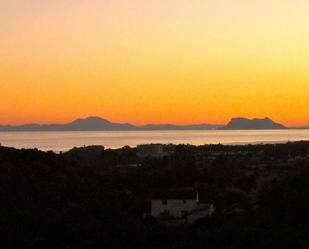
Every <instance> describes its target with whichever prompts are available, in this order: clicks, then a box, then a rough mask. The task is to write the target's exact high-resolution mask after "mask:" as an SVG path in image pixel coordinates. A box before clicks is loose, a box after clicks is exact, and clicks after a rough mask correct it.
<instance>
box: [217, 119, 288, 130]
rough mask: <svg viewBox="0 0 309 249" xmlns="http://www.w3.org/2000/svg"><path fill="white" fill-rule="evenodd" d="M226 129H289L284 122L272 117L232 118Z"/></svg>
mask: <svg viewBox="0 0 309 249" xmlns="http://www.w3.org/2000/svg"><path fill="white" fill-rule="evenodd" d="M222 129H224V130H267V129H287V128H286V127H285V126H283V125H282V124H279V123H276V122H274V121H273V120H271V119H270V118H264V119H258V118H255V119H247V118H232V120H231V121H230V122H229V123H228V124H227V125H226V126H224V127H222Z"/></svg>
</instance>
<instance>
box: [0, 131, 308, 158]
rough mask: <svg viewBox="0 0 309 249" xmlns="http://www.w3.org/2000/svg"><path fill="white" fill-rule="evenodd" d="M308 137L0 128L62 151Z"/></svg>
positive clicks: (2, 135) (22, 142)
mask: <svg viewBox="0 0 309 249" xmlns="http://www.w3.org/2000/svg"><path fill="white" fill-rule="evenodd" d="M303 140H308V141H309V129H308V130H297V129H295V130H294V129H288V130H229V131H227V130H203V131H187V130H186V131H116V132H115V131H82V132H77V131H70V132H67V131H65V132H0V144H1V145H2V146H7V147H14V148H19V149H20V148H37V149H39V150H42V151H50V150H52V151H54V152H58V153H59V152H64V151H68V150H70V149H72V148H73V147H82V146H88V145H103V146H105V148H111V149H115V148H121V147H123V146H126V145H128V146H130V147H135V146H137V145H139V144H150V143H162V144H192V145H204V144H219V143H221V144H235V145H236V144H273V143H285V142H289V141H291V142H293V141H303Z"/></svg>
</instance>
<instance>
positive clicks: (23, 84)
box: [0, 0, 309, 126]
mask: <svg viewBox="0 0 309 249" xmlns="http://www.w3.org/2000/svg"><path fill="white" fill-rule="evenodd" d="M308 13H309V1H308V0H250V1H248V0H234V1H230V0H149V1H145V0H91V1H86V0H53V1H48V0H29V1H23V0H0V37H1V39H0V57H1V60H0V76H1V78H0V94H1V95H0V124H21V123H64V122H68V121H71V120H73V119H75V118H78V117H86V116H93V115H97V116H101V117H104V118H106V119H109V120H112V121H114V122H130V123H134V124H145V123H175V124H192V123H227V122H228V121H229V119H230V118H231V117H235V116H237V117H239V116H243V117H248V118H253V117H265V116H268V117H271V118H273V119H274V120H276V121H278V122H281V123H283V124H285V125H288V126H294V125H304V124H309V112H308V107H309V14H308Z"/></svg>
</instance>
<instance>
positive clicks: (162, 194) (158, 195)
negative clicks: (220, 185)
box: [150, 189, 197, 200]
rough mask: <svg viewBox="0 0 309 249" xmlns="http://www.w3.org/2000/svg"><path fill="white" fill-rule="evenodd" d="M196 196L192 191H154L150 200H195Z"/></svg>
mask: <svg viewBox="0 0 309 249" xmlns="http://www.w3.org/2000/svg"><path fill="white" fill-rule="evenodd" d="M196 194H197V192H196V191H195V190H194V189H170V190H165V191H163V190H160V191H155V192H154V193H152V194H151V197H150V198H151V199H152V200H196Z"/></svg>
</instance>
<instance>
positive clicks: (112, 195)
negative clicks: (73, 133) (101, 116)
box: [0, 142, 309, 249]
mask: <svg viewBox="0 0 309 249" xmlns="http://www.w3.org/2000/svg"><path fill="white" fill-rule="evenodd" d="M168 149H169V151H170V152H171V153H170V154H168V155H166V156H165V157H163V158H151V157H148V158H143V159H141V158H139V157H138V153H137V152H138V151H137V149H135V148H129V147H125V148H122V149H119V150H104V149H102V148H98V147H91V148H90V151H89V153H88V152H87V148H82V149H75V150H73V151H71V152H69V153H67V154H61V155H57V154H54V153H52V152H48V153H43V152H40V151H37V150H15V149H10V148H5V147H0V199H1V205H0V234H1V248H35V249H37V248H44V249H49V248H53V249H54V248H57V249H62V248H85V249H86V248H87V249H88V248H107V249H109V248H120V249H124V248H125V249H126V248H132V249H133V248H134V249H139V248H140V249H147V248H158V249H159V248H164V249H165V248H166V249H168V248H171V249H172V248H176V249H185V248H188V249H189V248H190V249H199V248H203V249H204V248H235V249H236V248H237V249H242V248H244V249H245V248H246V249H247V248H256V249H261V248H265V249H266V248H267V249H270V248H280V249H282V248H289V249H290V248H308V246H309V236H308V235H309V212H308V210H309V159H308V154H309V143H308V142H300V143H288V144H282V145H277V146H273V145H255V146H222V145H211V146H199V147H195V146H190V145H186V146H185V145H179V146H171V145H169V146H168ZM93 158H95V160H94V159H93ZM132 165H135V166H134V167H133V166H132ZM136 165H137V166H136ZM195 183H199V185H200V186H201V187H202V188H203V189H204V190H206V192H207V193H208V197H207V198H209V201H211V202H213V203H214V204H215V206H216V214H215V216H214V217H212V218H211V219H208V220H205V219H204V220H200V221H199V222H198V223H196V224H193V225H190V226H189V225H188V226H180V227H166V226H164V225H160V224H157V223H149V222H146V221H144V220H143V219H142V214H143V212H144V210H146V209H147V208H148V204H149V203H148V196H149V193H151V192H152V191H154V190H157V189H161V190H164V189H169V188H177V187H184V186H194V185H195Z"/></svg>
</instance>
